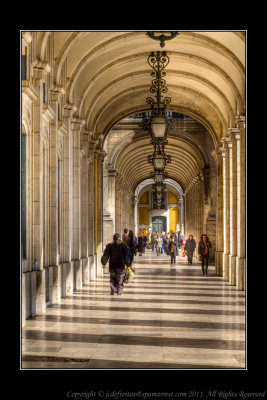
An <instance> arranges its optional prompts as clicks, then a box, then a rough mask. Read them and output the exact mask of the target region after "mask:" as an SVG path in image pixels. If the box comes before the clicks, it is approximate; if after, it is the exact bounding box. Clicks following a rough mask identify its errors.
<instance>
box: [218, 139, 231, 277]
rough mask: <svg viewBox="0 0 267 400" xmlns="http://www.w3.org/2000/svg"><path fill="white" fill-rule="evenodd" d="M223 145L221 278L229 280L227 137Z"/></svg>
mask: <svg viewBox="0 0 267 400" xmlns="http://www.w3.org/2000/svg"><path fill="white" fill-rule="evenodd" d="M222 143H223V147H222V148H220V150H221V153H222V158H223V226H224V231H223V234H224V249H223V278H224V280H225V281H229V253H230V180H229V148H228V143H229V139H227V138H224V139H223V140H222Z"/></svg>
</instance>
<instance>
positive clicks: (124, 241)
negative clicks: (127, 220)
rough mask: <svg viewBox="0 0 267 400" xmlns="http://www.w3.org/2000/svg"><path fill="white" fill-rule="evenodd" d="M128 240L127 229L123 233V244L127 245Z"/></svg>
mask: <svg viewBox="0 0 267 400" xmlns="http://www.w3.org/2000/svg"><path fill="white" fill-rule="evenodd" d="M127 238H128V229H127V228H125V229H124V231H123V235H122V242H123V243H125V244H126V243H127Z"/></svg>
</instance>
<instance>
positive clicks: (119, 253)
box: [101, 233, 129, 295]
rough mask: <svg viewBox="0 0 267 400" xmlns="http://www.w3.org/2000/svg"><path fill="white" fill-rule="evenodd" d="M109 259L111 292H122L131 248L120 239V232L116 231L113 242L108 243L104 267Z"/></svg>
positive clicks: (102, 261) (103, 261)
mask: <svg viewBox="0 0 267 400" xmlns="http://www.w3.org/2000/svg"><path fill="white" fill-rule="evenodd" d="M108 260H109V273H110V289H111V291H110V294H112V295H113V294H115V293H117V294H118V295H121V294H122V291H123V280H124V277H125V272H126V271H125V265H127V267H128V266H129V248H128V246H127V245H126V244H124V243H123V242H122V241H121V240H120V234H119V233H115V235H114V236H113V242H112V243H109V244H107V246H106V248H105V251H104V253H103V256H102V257H101V263H102V266H103V268H105V265H106V264H107V262H108Z"/></svg>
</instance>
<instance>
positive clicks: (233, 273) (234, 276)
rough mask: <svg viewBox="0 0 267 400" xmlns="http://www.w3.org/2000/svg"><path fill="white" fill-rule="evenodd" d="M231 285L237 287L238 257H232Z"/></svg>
mask: <svg viewBox="0 0 267 400" xmlns="http://www.w3.org/2000/svg"><path fill="white" fill-rule="evenodd" d="M229 262H230V273H229V277H230V285H232V286H235V285H236V256H230V260H229Z"/></svg>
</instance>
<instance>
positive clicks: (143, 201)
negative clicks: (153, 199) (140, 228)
mask: <svg viewBox="0 0 267 400" xmlns="http://www.w3.org/2000/svg"><path fill="white" fill-rule="evenodd" d="M139 203H140V204H148V203H149V198H148V192H145V193H144V194H143V195H142V196H141V198H140V200H139ZM140 225H141V224H140Z"/></svg>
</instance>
